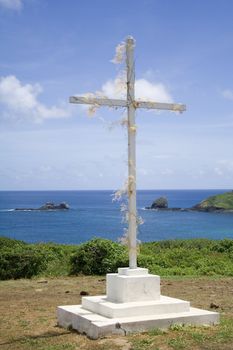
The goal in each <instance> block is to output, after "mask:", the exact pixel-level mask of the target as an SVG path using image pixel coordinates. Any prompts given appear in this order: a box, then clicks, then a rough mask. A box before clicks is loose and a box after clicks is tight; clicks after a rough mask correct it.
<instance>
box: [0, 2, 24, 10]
mask: <svg viewBox="0 0 233 350" xmlns="http://www.w3.org/2000/svg"><path fill="white" fill-rule="evenodd" d="M0 6H2V7H5V8H7V9H9V10H15V11H19V10H21V8H22V6H23V1H22V0H0Z"/></svg>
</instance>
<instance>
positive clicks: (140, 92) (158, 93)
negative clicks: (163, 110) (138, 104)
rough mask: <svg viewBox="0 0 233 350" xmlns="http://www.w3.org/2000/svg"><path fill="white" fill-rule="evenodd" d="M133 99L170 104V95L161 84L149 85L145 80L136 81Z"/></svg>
mask: <svg viewBox="0 0 233 350" xmlns="http://www.w3.org/2000/svg"><path fill="white" fill-rule="evenodd" d="M135 97H136V99H143V100H150V101H156V102H172V97H171V95H170V94H169V92H168V90H167V88H166V87H165V86H164V85H163V84H162V83H151V82H149V81H148V80H146V79H138V80H136V82H135Z"/></svg>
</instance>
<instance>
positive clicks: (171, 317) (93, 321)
mask: <svg viewBox="0 0 233 350" xmlns="http://www.w3.org/2000/svg"><path fill="white" fill-rule="evenodd" d="M57 316H58V324H59V325H60V326H62V327H65V328H68V327H70V328H72V329H75V330H77V331H78V332H79V333H85V334H87V335H88V336H89V337H90V338H92V339H97V338H99V337H102V336H105V335H107V334H122V335H126V334H129V333H132V332H143V331H147V330H150V329H156V328H161V329H166V328H169V327H170V326H171V325H172V324H181V325H183V324H192V325H213V324H217V323H218V321H219V314H218V313H217V312H211V311H206V310H201V309H196V308H192V307H190V310H189V311H186V312H179V313H166V314H159V315H146V316H143V315H140V316H132V317H120V318H108V317H105V316H101V315H99V314H95V313H93V312H91V311H88V310H86V309H84V308H83V307H82V306H81V305H69V306H59V307H58V310H57Z"/></svg>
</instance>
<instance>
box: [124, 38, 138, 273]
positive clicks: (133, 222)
mask: <svg viewBox="0 0 233 350" xmlns="http://www.w3.org/2000/svg"><path fill="white" fill-rule="evenodd" d="M126 66H127V102H128V106H127V109H128V201H129V208H128V211H129V223H128V225H129V226H128V244H129V267H130V268H131V269H136V268H137V206H136V126H135V106H134V81H135V71H134V39H133V38H131V37H128V38H127V40H126Z"/></svg>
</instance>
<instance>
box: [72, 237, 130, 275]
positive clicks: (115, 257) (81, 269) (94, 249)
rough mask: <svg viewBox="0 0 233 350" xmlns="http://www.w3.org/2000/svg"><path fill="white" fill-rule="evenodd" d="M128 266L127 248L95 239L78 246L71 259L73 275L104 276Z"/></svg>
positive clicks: (108, 241) (105, 240)
mask: <svg viewBox="0 0 233 350" xmlns="http://www.w3.org/2000/svg"><path fill="white" fill-rule="evenodd" d="M127 265H128V255H127V249H126V247H125V246H123V245H120V244H119V243H115V242H112V241H110V240H107V239H100V238H95V239H92V240H91V241H89V242H86V243H83V244H81V245H80V246H78V248H77V251H76V252H75V253H74V254H73V255H72V257H71V274H78V273H83V274H85V275H103V274H106V273H109V272H116V271H117V268H118V267H123V266H127Z"/></svg>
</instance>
